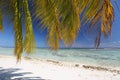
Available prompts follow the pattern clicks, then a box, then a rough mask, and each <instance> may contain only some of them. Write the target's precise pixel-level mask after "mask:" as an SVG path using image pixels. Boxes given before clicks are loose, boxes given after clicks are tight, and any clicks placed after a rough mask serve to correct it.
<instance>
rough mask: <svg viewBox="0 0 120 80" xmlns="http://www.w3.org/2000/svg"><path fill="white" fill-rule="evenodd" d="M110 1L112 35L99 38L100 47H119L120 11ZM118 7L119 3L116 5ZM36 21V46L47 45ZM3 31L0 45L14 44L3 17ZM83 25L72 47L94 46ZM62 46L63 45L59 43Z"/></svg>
mask: <svg viewBox="0 0 120 80" xmlns="http://www.w3.org/2000/svg"><path fill="white" fill-rule="evenodd" d="M111 1H112V4H113V6H114V11H115V19H114V22H113V27H112V36H111V37H109V38H103V37H102V39H101V45H100V46H101V47H120V25H119V24H120V11H119V10H118V8H117V6H116V5H115V3H114V2H113V0H111ZM116 1H117V2H118V4H120V0H116ZM118 6H119V7H120V5H118ZM35 24H36V23H35V22H34V23H33V26H34V34H35V40H36V44H37V47H47V44H46V35H47V31H46V30H45V31H41V30H39V29H38V28H37V27H38V26H37V25H35ZM3 25H4V32H0V46H4V47H13V46H14V35H13V32H12V25H10V24H8V21H7V19H4V23H3ZM84 27H85V26H82V27H81V30H80V31H79V34H78V37H77V39H76V41H75V42H74V43H73V45H72V47H93V46H94V40H93V38H92V37H91V35H88V34H87V33H85V29H84ZM61 46H63V45H61Z"/></svg>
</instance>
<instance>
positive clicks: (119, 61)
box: [0, 48, 120, 67]
mask: <svg viewBox="0 0 120 80" xmlns="http://www.w3.org/2000/svg"><path fill="white" fill-rule="evenodd" d="M13 52H14V49H13V48H0V54H4V55H13ZM23 56H26V54H25V53H23ZM30 57H33V58H42V59H52V60H56V61H68V62H78V63H85V64H92V65H98V66H110V67H120V49H97V50H96V49H60V50H59V51H57V52H55V51H52V50H50V49H36V50H35V52H34V53H33V54H32V55H30Z"/></svg>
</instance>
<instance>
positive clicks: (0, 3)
mask: <svg viewBox="0 0 120 80" xmlns="http://www.w3.org/2000/svg"><path fill="white" fill-rule="evenodd" d="M2 22H3V19H2V1H1V0H0V31H2V30H3V24H2Z"/></svg>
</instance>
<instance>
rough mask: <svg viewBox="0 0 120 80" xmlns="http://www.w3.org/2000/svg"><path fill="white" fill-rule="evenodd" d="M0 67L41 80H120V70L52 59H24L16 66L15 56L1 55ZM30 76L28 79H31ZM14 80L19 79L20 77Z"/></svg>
mask: <svg viewBox="0 0 120 80" xmlns="http://www.w3.org/2000/svg"><path fill="white" fill-rule="evenodd" d="M0 67H1V68H3V69H7V68H19V69H21V71H22V72H24V71H25V72H31V73H33V74H30V75H31V76H38V77H41V76H42V77H41V78H43V79H44V80H91V76H92V77H93V80H119V79H120V68H119V69H116V68H109V67H101V66H93V65H88V64H81V63H73V62H65V61H55V60H51V59H36V58H30V57H22V60H21V62H19V63H17V64H16V58H15V57H14V56H7V55H0ZM63 74H64V75H63ZM30 75H28V77H31V76H30ZM53 75H55V76H53ZM96 75H97V76H96ZM98 77H99V78H98ZM0 78H1V76H0ZM12 78H13V79H17V78H18V77H17V78H16V77H11V79H12ZM34 78H35V77H34ZM86 78H87V79H86ZM22 79H24V78H22ZM0 80H1V79H0ZM6 80H7V79H6ZM31 80H32V79H31ZM35 80H36V79H35ZM37 80H40V79H37ZM41 80H42V79H41Z"/></svg>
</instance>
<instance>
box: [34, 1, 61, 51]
mask: <svg viewBox="0 0 120 80" xmlns="http://www.w3.org/2000/svg"><path fill="white" fill-rule="evenodd" d="M36 7H37V9H36V12H35V15H36V17H37V18H39V19H40V20H41V24H42V26H43V28H47V30H48V35H47V40H48V45H49V46H50V47H51V48H52V49H54V50H57V49H58V48H59V40H60V39H61V26H60V21H59V11H58V8H57V6H56V1H55V0H36Z"/></svg>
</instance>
